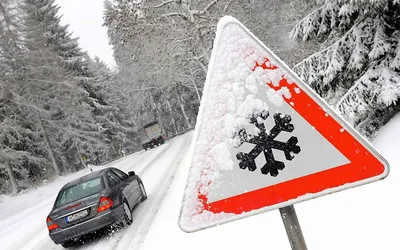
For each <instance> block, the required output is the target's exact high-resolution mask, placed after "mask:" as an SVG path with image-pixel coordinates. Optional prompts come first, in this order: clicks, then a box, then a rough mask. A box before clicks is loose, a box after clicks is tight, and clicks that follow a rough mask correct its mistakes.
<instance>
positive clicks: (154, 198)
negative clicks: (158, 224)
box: [0, 133, 192, 250]
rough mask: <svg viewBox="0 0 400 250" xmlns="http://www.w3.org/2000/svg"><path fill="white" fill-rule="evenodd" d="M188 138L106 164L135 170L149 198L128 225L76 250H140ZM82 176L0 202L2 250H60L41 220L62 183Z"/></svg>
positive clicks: (175, 140) (171, 141)
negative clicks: (138, 248)
mask: <svg viewBox="0 0 400 250" xmlns="http://www.w3.org/2000/svg"><path fill="white" fill-rule="evenodd" d="M191 138H192V133H189V134H186V135H184V136H180V137H177V138H174V139H172V140H170V141H168V142H167V143H166V144H164V145H162V146H160V147H158V148H155V149H153V150H150V151H141V152H138V153H136V154H133V155H130V156H127V157H125V158H122V159H120V160H117V161H115V162H112V163H110V164H108V165H106V166H113V167H117V168H119V169H121V170H123V171H125V172H128V171H130V170H134V171H135V172H136V173H137V174H138V175H139V176H140V177H141V178H142V180H143V182H144V184H145V187H146V190H147V193H148V199H147V200H146V201H145V202H144V203H142V204H140V205H139V206H138V207H136V209H135V210H134V212H133V223H132V225H131V226H129V227H128V228H126V229H122V230H120V231H118V232H114V233H111V234H110V233H105V234H103V235H102V236H99V237H95V239H94V240H91V241H89V242H85V244H84V245H81V246H79V249H135V248H136V247H138V246H139V245H140V244H141V242H142V240H143V239H144V238H145V236H146V234H147V232H148V231H149V228H150V227H151V225H152V222H153V219H154V218H155V215H156V214H157V212H158V210H159V208H160V206H161V204H162V202H163V200H164V197H165V194H166V193H167V192H168V189H169V186H170V184H171V183H172V180H173V178H174V175H175V172H176V169H178V167H179V165H180V162H181V159H182V157H183V156H185V154H186V151H187V150H188V149H189V146H190V142H191ZM86 173H88V170H83V171H81V172H79V173H75V174H71V175H69V176H66V177H61V178H60V179H59V180H57V181H55V182H54V183H51V184H49V185H47V186H44V187H40V188H38V189H37V190H32V191H31V192H27V193H26V194H23V195H20V196H18V197H13V198H10V197H5V198H4V199H3V200H2V202H1V203H0V204H1V208H0V235H1V238H0V249H10V250H14V249H15V250H17V249H18V250H19V249H43V250H44V249H63V248H62V247H61V246H60V245H55V244H54V243H53V242H52V241H51V240H50V238H49V236H48V231H47V228H46V225H45V218H46V216H47V214H48V212H49V211H50V210H51V206H52V205H53V202H54V199H55V197H56V195H57V193H58V191H59V189H60V188H61V187H62V186H63V185H64V184H65V183H66V182H68V181H70V180H72V179H75V178H77V177H79V176H81V175H84V174H86ZM77 248H78V247H77Z"/></svg>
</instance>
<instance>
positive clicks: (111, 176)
mask: <svg viewBox="0 0 400 250" xmlns="http://www.w3.org/2000/svg"><path fill="white" fill-rule="evenodd" d="M107 179H109V180H110V181H111V183H110V184H111V185H112V186H115V185H117V184H118V183H120V182H121V180H120V179H119V178H118V176H117V175H115V174H114V173H113V172H111V171H109V172H108V173H107Z"/></svg>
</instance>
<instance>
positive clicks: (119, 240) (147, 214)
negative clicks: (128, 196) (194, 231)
mask: <svg viewBox="0 0 400 250" xmlns="http://www.w3.org/2000/svg"><path fill="white" fill-rule="evenodd" d="M191 138H192V137H191V136H188V135H184V138H182V137H180V138H179V137H178V138H176V141H175V142H174V143H171V144H172V145H171V146H173V147H172V149H171V151H172V152H173V153H174V155H172V157H171V155H170V156H169V157H170V159H172V163H168V164H167V163H166V162H165V161H164V159H163V158H162V157H157V160H156V161H154V162H152V164H153V165H152V167H150V168H148V169H144V171H143V172H142V173H141V177H146V176H144V175H146V173H147V171H148V170H154V171H155V170H157V169H156V168H155V167H156V166H158V167H161V169H165V170H166V171H164V172H161V173H160V172H158V175H160V177H159V178H158V179H156V180H153V182H152V183H151V184H156V185H155V186H153V187H151V185H149V184H148V186H150V188H146V190H147V194H148V199H147V200H146V201H145V202H144V203H141V204H139V206H138V207H136V208H135V209H134V210H133V222H132V225H130V226H129V227H127V228H124V229H122V230H121V231H120V232H118V233H116V234H115V235H113V236H112V238H111V239H104V238H102V239H100V240H99V241H97V242H93V243H89V244H87V245H84V246H82V248H79V249H91V250H97V249H98V250H101V249H124V250H125V249H127V248H126V247H125V246H127V245H129V244H130V243H131V242H132V240H133V239H134V238H135V237H137V236H138V232H141V231H145V230H144V228H145V227H146V223H150V222H151V217H152V216H154V215H155V214H156V212H157V210H158V208H157V205H158V206H159V205H161V203H162V200H163V199H164V196H165V192H166V190H167V189H168V187H169V185H170V182H171V181H172V179H173V178H171V175H173V174H174V172H175V171H174V169H175V168H176V166H174V165H173V164H176V163H177V162H178V159H180V158H183V157H184V156H185V152H186V151H187V150H188V145H189V142H188V141H190V140H191ZM174 139H175V138H174ZM178 140H180V141H181V142H179V141H178ZM168 152H169V151H168ZM172 152H171V153H172ZM173 159H175V160H173ZM157 161H160V162H161V163H157ZM164 173H165V174H164ZM167 173H168V174H167ZM147 175H149V176H150V177H153V178H154V177H155V176H154V174H153V173H152V172H150V173H147ZM149 176H147V177H149ZM161 178H162V179H161ZM142 179H143V178H142ZM158 180H161V182H160V184H158V183H157V181H158ZM145 181H146V180H145ZM165 183H166V184H165ZM144 185H145V187H146V182H145V183H144ZM160 185H161V186H163V187H162V189H160ZM160 190H161V191H160ZM162 190H165V191H164V192H163V191H162ZM151 193H156V195H151ZM148 226H150V225H148Z"/></svg>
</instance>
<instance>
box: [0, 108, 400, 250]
mask: <svg viewBox="0 0 400 250" xmlns="http://www.w3.org/2000/svg"><path fill="white" fill-rule="evenodd" d="M192 135H193V133H192V132H191V133H188V134H186V135H183V136H180V137H177V138H175V139H173V140H170V141H168V143H167V144H165V145H163V146H161V147H159V148H156V149H153V150H150V151H147V152H144V151H142V152H139V153H136V154H133V155H130V156H128V157H126V158H123V159H121V160H118V161H116V162H113V163H111V164H109V165H112V166H115V167H118V168H120V169H122V170H124V171H128V170H135V171H137V172H138V173H139V175H140V176H141V177H142V178H143V180H144V184H145V186H146V188H147V192H148V195H149V198H148V200H147V201H145V202H144V203H142V204H140V205H139V206H138V207H137V209H136V210H135V211H134V213H133V216H134V222H133V224H132V225H131V226H129V227H128V228H127V229H125V230H122V231H120V232H116V233H114V234H112V235H108V234H106V235H104V236H102V237H100V238H99V239H96V240H94V241H93V242H90V243H87V244H85V245H83V246H80V247H77V248H76V249H101V250H105V249H110V250H114V249H117V250H123V249H126V250H131V249H132V250H135V249H142V250H164V249H166V250H167V249H173V250H176V249H190V250H204V249H210V250H214V249H215V250H218V249H229V250H236V249H237V250H243V249H260V250H261V249H263V250H264V249H267V250H289V249H290V245H289V243H288V241H287V237H286V233H285V229H284V227H283V224H282V221H281V218H280V215H279V211H272V212H268V213H265V214H261V215H257V216H253V217H249V218H247V219H243V220H240V221H236V222H232V223H229V224H225V225H222V226H218V227H215V228H211V229H208V230H204V231H199V232H196V233H192V234H187V233H184V232H182V231H181V230H180V229H179V227H178V215H179V209H180V206H181V201H182V195H183V191H184V188H185V185H186V179H187V174H188V171H189V169H188V168H189V154H188V149H189V145H190V141H191V139H192ZM373 144H374V145H375V146H376V148H377V149H378V150H379V152H380V153H382V154H383V156H385V157H386V158H387V160H388V161H389V163H390V164H391V173H390V175H389V176H388V178H386V179H385V180H383V181H380V182H376V183H373V184H369V185H365V186H361V187H358V188H354V189H350V190H347V191H343V192H341V193H336V194H332V195H328V196H325V197H321V198H318V199H315V200H312V201H307V202H303V203H301V204H297V205H295V208H296V210H297V214H298V217H299V220H300V224H301V226H302V229H303V233H304V236H305V239H306V242H307V245H308V249H310V250H320V249H323V250H337V249H340V250H358V249H362V250H377V249H384V250H398V249H399V245H398V235H399V230H398V228H397V227H398V225H400V213H399V211H400V195H399V194H400V191H399V190H400V181H399V180H400V168H399V167H400V154H399V152H400V115H397V116H396V117H395V118H394V119H392V121H390V122H389V123H388V124H387V125H386V126H385V127H384V128H382V129H381V131H380V132H379V134H378V137H377V138H376V139H375V141H374V143H373ZM79 175H82V173H76V174H73V175H70V176H67V177H61V178H59V179H58V180H57V181H56V182H54V183H51V184H48V185H46V186H44V187H41V188H38V189H37V190H32V191H30V192H28V193H26V194H24V195H19V196H17V197H8V196H2V197H0V199H1V201H0V202H1V203H0V249H6V250H8V249H12V250H14V249H43V250H48V249H62V247H61V246H56V245H54V244H53V242H52V241H51V240H50V239H49V238H48V235H47V234H48V233H47V228H46V224H45V218H46V215H47V213H48V212H49V211H50V207H51V205H52V203H53V201H54V198H55V195H56V193H57V192H58V190H59V188H60V187H61V186H62V185H63V184H64V183H66V182H67V181H68V180H70V179H74V178H76V177H78V176H79Z"/></svg>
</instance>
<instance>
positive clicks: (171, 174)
mask: <svg viewBox="0 0 400 250" xmlns="http://www.w3.org/2000/svg"><path fill="white" fill-rule="evenodd" d="M190 142H191V137H186V138H185V142H184V144H183V145H184V148H183V151H180V152H179V156H178V157H177V158H176V159H175V160H174V161H173V162H172V164H171V165H170V166H169V170H168V172H167V174H166V178H165V180H164V181H163V182H162V183H161V185H160V186H159V190H158V193H157V195H156V198H155V201H154V202H153V204H152V206H151V209H150V211H149V212H148V213H147V215H146V217H145V219H144V220H143V221H142V223H141V224H140V226H139V229H138V234H137V235H136V237H135V238H134V239H133V241H132V239H131V238H129V236H130V235H128V234H126V235H125V237H123V238H122V242H120V244H118V246H117V248H116V250H125V249H139V246H140V245H141V244H142V242H143V241H144V239H145V238H146V236H147V234H148V232H149V229H150V228H151V225H152V223H153V221H154V219H155V217H156V215H157V213H158V211H159V210H160V208H161V206H162V203H163V201H164V198H165V197H166V194H167V193H168V190H169V188H170V186H171V184H172V182H173V180H174V178H175V174H176V172H177V170H178V168H179V166H180V164H181V162H182V160H183V158H184V157H185V155H186V153H187V152H188V150H189V145H190Z"/></svg>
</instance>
